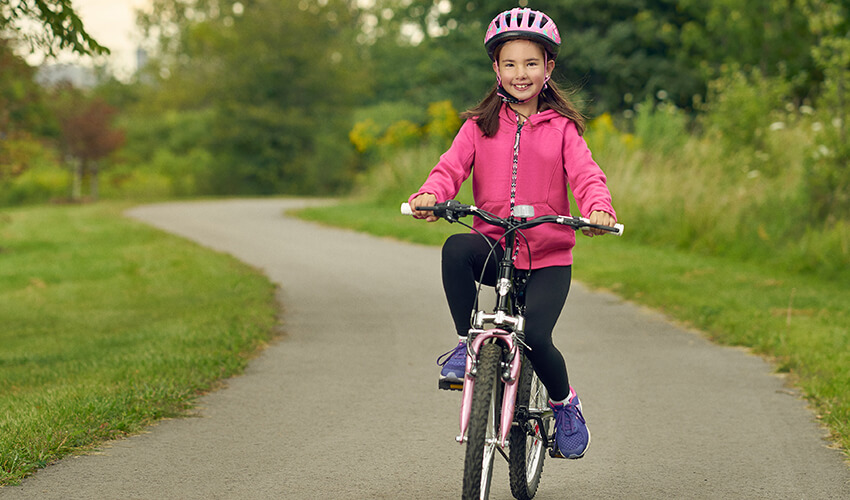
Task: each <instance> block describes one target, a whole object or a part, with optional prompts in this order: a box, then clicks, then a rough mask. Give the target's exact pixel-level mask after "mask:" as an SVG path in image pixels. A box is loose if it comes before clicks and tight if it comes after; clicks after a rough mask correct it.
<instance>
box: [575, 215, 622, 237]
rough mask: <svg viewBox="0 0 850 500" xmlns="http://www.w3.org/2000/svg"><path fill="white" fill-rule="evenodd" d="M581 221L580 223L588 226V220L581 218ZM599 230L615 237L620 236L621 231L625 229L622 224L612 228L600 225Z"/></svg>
mask: <svg viewBox="0 0 850 500" xmlns="http://www.w3.org/2000/svg"><path fill="white" fill-rule="evenodd" d="M581 220H582V222H585V223H587V224H590V219H588V218H587V217H582V218H581ZM599 228H600V229H604V230H606V231H608V232H609V233H611V234H615V235H617V236H622V235H623V231H624V230H625V229H626V228H625V227H624V226H623V225H622V224H619V223H618V224H614V225H613V226H603V225H601V224H600V225H599Z"/></svg>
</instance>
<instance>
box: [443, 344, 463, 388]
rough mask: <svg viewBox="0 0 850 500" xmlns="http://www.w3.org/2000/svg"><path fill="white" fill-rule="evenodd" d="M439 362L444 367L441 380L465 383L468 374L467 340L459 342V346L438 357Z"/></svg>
mask: <svg viewBox="0 0 850 500" xmlns="http://www.w3.org/2000/svg"><path fill="white" fill-rule="evenodd" d="M437 364H438V365H440V366H442V367H443V369H442V370H440V380H447V381H450V382H460V383H463V377H464V375H466V341H465V340H463V341H461V342H458V344H457V347H455V348H454V349H452V350H451V351H449V352H447V353H445V354H443V355H442V356H440V357H439V358H437Z"/></svg>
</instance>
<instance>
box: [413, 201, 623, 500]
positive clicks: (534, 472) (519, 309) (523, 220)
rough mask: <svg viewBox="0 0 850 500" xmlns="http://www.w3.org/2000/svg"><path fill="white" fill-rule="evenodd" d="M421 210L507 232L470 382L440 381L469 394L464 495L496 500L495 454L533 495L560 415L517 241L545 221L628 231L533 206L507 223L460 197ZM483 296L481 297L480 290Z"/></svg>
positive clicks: (479, 321)
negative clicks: (543, 363) (528, 336)
mask: <svg viewBox="0 0 850 500" xmlns="http://www.w3.org/2000/svg"><path fill="white" fill-rule="evenodd" d="M418 208H419V210H428V211H432V212H433V213H434V215H436V216H438V217H440V218H443V219H445V220H447V221H449V222H460V218H462V217H465V216H468V215H474V216H476V217H479V218H480V219H481V220H483V221H485V222H487V223H488V224H492V225H494V226H498V227H500V228H502V229H504V235H503V236H502V240H504V242H505V252H504V257H503V258H502V260H501V261H500V262H499V271H498V279H497V281H496V286H495V289H496V305H495V307H494V309H493V311H492V312H487V311H484V310H477V309H478V307H476V311H475V312H474V313H473V315H472V321H471V326H472V327H471V328H470V330H469V335H468V336H467V342H466V349H467V356H466V375H465V377H464V381H463V383H452V382H447V381H445V380H441V381H440V388H441V389H448V390H462V391H463V395H462V397H461V409H460V434H459V435H458V437H457V441H458V442H460V443H464V442H465V443H466V454H465V459H464V469H463V498H464V499H486V498H488V497H489V494H490V484H491V480H492V476H493V459H494V457H495V456H496V452H498V453H499V454H501V455H502V456H503V457H504V458H505V460H507V462H508V466H509V475H510V484H511V492H512V493H513V496H514V497H515V498H518V499H530V498H533V497H534V495H535V494H536V493H537V487H538V485H539V484H540V476H541V474H542V472H543V461H544V458H545V452H546V450H547V449H548V450H549V453H550V454H551V455H553V456H554V449H553V443H554V426H553V424H552V422H553V420H554V416H553V414H552V410H551V409H550V408H549V405H548V399H549V395H548V393H547V392H546V388H545V387H544V386H543V384H542V383H540V380H539V379H538V378H537V375H536V374H535V373H534V370H533V369H532V367H531V363H529V362H528V359H527V358H526V356H525V354H524V350H525V349H529V347H528V346H527V345H526V344H525V342H524V340H525V332H524V327H525V317H524V315H525V302H524V298H525V297H524V291H525V283H526V281H527V279H528V271H523V270H518V269H516V268H515V267H514V264H513V258H512V256H513V255H514V247H515V243H516V237H517V234H519V235H520V236H521V235H522V230H523V229H527V228H531V227H534V226H538V225H540V224H546V223H551V224H561V225H566V226H570V227H572V228H574V229H581V228H598V229H602V230H604V231H607V232H609V233H612V234H617V235H621V234H622V233H623V226H622V224H617V225H615V226H614V227H608V226H600V225H595V224H591V223H590V221H589V220H587V219H584V218H580V217H568V216H562V215H546V216H542V217H537V218H534V219H532V217H534V208H533V207H530V206H517V207H515V208H514V216H513V217H509V218H507V219H503V218H501V217H497V216H495V215H493V214H491V213H488V212H485V211H483V210H481V209H479V208H477V207H475V206H473V205H464V204H461V203H459V202H457V201H454V200H450V201H447V202H444V203H438V204H437V205H436V206H433V207H418ZM401 211H402V213H403V214H407V215H410V214H411V213H412V212H411V210H410V207H409V206H408V205H407V203H405V204H403V205H402V209H401ZM460 223H461V224H462V225H464V226H467V227H469V228H470V229H472V227H471V226H468V225H467V224H464V223H463V222H460ZM482 237H483V236H482ZM491 248H495V247H491ZM492 255H494V252H493V251H492V250H491V256H492ZM480 282H481V280H479V283H480ZM478 293H479V295H480V293H481V287H480V285H479V289H478ZM477 303H478V301H477V300H476V304H477ZM506 449H507V453H506V452H505V450H506Z"/></svg>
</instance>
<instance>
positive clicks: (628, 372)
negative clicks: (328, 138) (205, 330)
mask: <svg viewBox="0 0 850 500" xmlns="http://www.w3.org/2000/svg"><path fill="white" fill-rule="evenodd" d="M304 203H309V202H304V201H299V200H287V199H263V200H228V201H215V202H191V203H169V204H160V205H151V206H144V207H139V208H136V209H133V210H132V211H131V212H130V213H129V215H130V216H131V217H134V218H136V219H139V220H142V221H144V222H146V223H148V224H151V225H153V226H156V227H159V228H161V229H164V230H166V231H169V232H173V233H176V234H179V235H182V236H184V237H186V238H189V239H191V240H194V241H197V242H199V243H200V244H202V245H204V246H207V247H209V248H212V249H215V250H217V251H221V252H227V253H229V254H232V255H234V256H235V257H237V258H238V259H240V260H242V261H244V262H246V263H248V264H250V265H252V266H255V267H257V268H258V269H261V270H262V271H263V272H264V273H265V274H266V275H267V276H268V277H269V278H270V279H271V280H272V281H274V282H275V283H277V284H279V286H280V294H279V299H280V304H281V308H282V325H281V328H282V330H283V334H282V336H281V338H280V339H279V340H278V341H276V342H274V343H273V344H272V345H270V346H269V347H268V348H267V349H265V350H264V351H263V352H262V354H261V355H260V356H259V357H258V358H257V359H255V360H253V361H252V362H251V364H250V365H249V367H248V369H247V370H246V372H245V373H244V374H243V375H241V376H238V377H234V378H232V379H230V380H228V381H227V383H226V387H225V388H224V389H222V390H219V391H217V392H214V393H211V394H208V395H206V396H204V397H203V398H202V399H201V400H200V403H199V408H198V410H197V412H196V414H195V415H194V416H193V417H189V418H182V419H174V420H167V421H164V422H161V423H159V424H157V425H154V426H152V427H150V428H149V429H148V430H147V431H146V432H145V433H143V434H140V435H137V436H133V437H130V438H126V439H120V440H117V441H114V442H111V443H108V444H107V445H105V446H103V447H102V448H100V449H99V450H98V451H96V452H94V453H91V454H89V455H85V456H78V457H70V458H67V459H65V460H62V461H60V462H58V463H56V464H54V465H51V466H49V467H47V468H45V469H43V470H41V471H39V472H37V473H36V474H35V475H34V476H32V477H30V478H28V479H27V480H25V481H24V482H23V483H22V484H21V485H20V486H15V487H6V488H2V489H0V499H3V500H6V499H36V498H37V499H63V500H65V499H151V500H153V499H181V500H182V499H278V498H280V499H325V498H328V499H397V498H414V499H416V498H422V499H444V498H445V499H449V498H457V497H459V496H460V486H461V474H462V460H463V447H462V446H460V445H458V444H457V443H456V442H455V440H454V438H455V436H456V434H457V432H458V405H459V395H458V394H459V393H449V392H444V391H438V390H437V388H436V386H437V374H438V368H437V367H436V365H435V359H436V358H437V356H438V355H439V354H441V353H442V352H444V351H446V350H448V349H449V348H451V347H452V346H453V344H454V342H455V339H454V337H453V334H452V333H451V332H452V327H451V323H450V320H449V315H448V310H447V308H446V305H445V302H444V298H443V296H442V289H441V285H440V281H439V259H440V255H439V250H438V249H436V248H430V247H424V246H418V245H411V244H405V243H398V242H394V241H391V240H388V239H380V238H374V237H370V236H366V235H362V234H357V233H354V232H352V231H345V230H338V229H330V228H325V227H321V226H317V225H314V224H310V223H305V222H301V221H299V220H296V219H294V218H290V217H287V216H285V215H284V211H285V209H287V208H291V207H297V206H301V205H303V204H304ZM423 224H424V222H423ZM627 234H628V233H627ZM579 244H580V243H579ZM575 267H576V269H575V270H574V276H575V277H576V279H577V280H580V279H581V269H580V263H579V264H578V265H576V266H575ZM554 335H555V341H556V344H557V345H558V346H559V347H560V348H561V350H562V351H563V352H564V353H565V355H566V358H567V362H568V365H569V369H570V379H571V381H572V382H573V384H574V386H575V387H576V388H577V390H578V393H579V394H580V396H581V398H582V402H583V406H584V410H585V416H586V418H587V420H588V424H589V426H590V429H591V431H592V435H593V441H592V444H591V447H590V450H589V451H588V453H587V456H586V457H585V458H583V459H582V460H578V461H566V460H552V459H547V461H546V464H545V467H544V471H543V478H542V481H541V485H540V490H539V492H538V496H537V498H540V499H561V498H567V497H582V498H600V499H611V498H653V499H655V498H712V499H715V498H742V499H743V498H746V499H757V498H771V499H773V498H783V499H785V498H787V499H829V498H836V499H839V498H840V499H848V498H850V469H848V466H847V465H846V464H845V463H844V462H843V460H842V455H841V453H840V452H839V451H837V450H835V449H830V448H829V443H828V442H827V441H825V440H824V437H825V435H826V433H825V431H824V430H823V429H822V428H820V427H819V426H818V423H817V421H816V419H815V417H814V415H813V413H812V412H811V411H810V410H809V409H808V408H807V407H806V403H805V401H804V400H803V399H801V398H800V397H799V395H798V394H796V392H795V391H794V390H792V389H789V387H787V386H786V384H785V381H784V380H783V379H782V378H781V377H780V376H777V375H775V374H774V373H773V370H772V369H771V366H770V365H769V364H768V363H766V362H765V361H764V360H762V359H761V358H759V357H757V356H754V355H751V354H748V353H747V352H746V351H745V350H742V349H735V348H729V347H721V346H717V345H713V344H711V343H710V342H708V341H706V340H705V339H704V338H703V337H702V336H700V335H699V334H698V333H695V332H692V331H688V330H686V329H683V328H681V327H679V326H676V325H675V324H673V323H671V322H670V321H668V320H667V319H665V318H664V317H663V316H662V315H660V314H658V313H655V312H652V311H649V310H647V309H644V308H641V307H638V306H635V305H633V304H631V303H628V302H624V301H622V300H620V299H619V298H617V297H616V296H613V295H610V294H607V293H595V292H591V291H589V290H588V289H587V288H586V287H584V286H582V285H581V284H580V283H574V286H573V289H572V291H571V294H570V297H569V299H568V301H567V306H566V308H565V310H564V312H563V314H562V316H561V320H560V322H559V325H558V327H557V329H556V331H555V334H554ZM497 460H498V461H500V462H501V463H498V464H497V468H496V471H495V473H494V488H493V489H494V491H493V493H492V495H491V498H495V499H501V498H511V496H510V490H509V488H508V480H507V469H506V467H505V466H504V463H503V462H504V461H501V460H500V459H499V458H498V457H497Z"/></svg>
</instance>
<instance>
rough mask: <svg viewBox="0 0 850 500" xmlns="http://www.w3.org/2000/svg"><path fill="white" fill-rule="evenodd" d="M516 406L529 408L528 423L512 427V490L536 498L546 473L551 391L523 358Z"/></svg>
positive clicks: (523, 498)
mask: <svg viewBox="0 0 850 500" xmlns="http://www.w3.org/2000/svg"><path fill="white" fill-rule="evenodd" d="M518 384H519V387H518V388H517V401H516V407H517V408H518V409H519V408H520V407H524V408H526V410H527V411H526V412H524V414H525V415H526V416H527V417H528V418H527V420H526V421H525V422H518V423H517V424H518V425H514V426H513V427H511V433H510V439H509V443H510V448H509V449H510V455H509V460H508V461H509V470H510V476H511V493H513V495H514V497H515V498H518V499H520V500H529V499H531V498H534V495H535V494H536V493H537V487H538V486H539V484H540V475H541V474H542V473H543V460H544V458H545V457H546V446H545V443H546V436H548V435H549V434H548V433H549V427H550V420H551V415H549V414H548V412H547V405H548V399H549V394H548V393H547V392H546V387H544V386H543V384H542V383H541V382H540V379H539V378H537V374H536V373H534V369H533V368H532V367H531V363H530V362H529V361H528V358H526V357H525V356H523V357H522V370H521V371H520V377H519V382H518Z"/></svg>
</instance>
